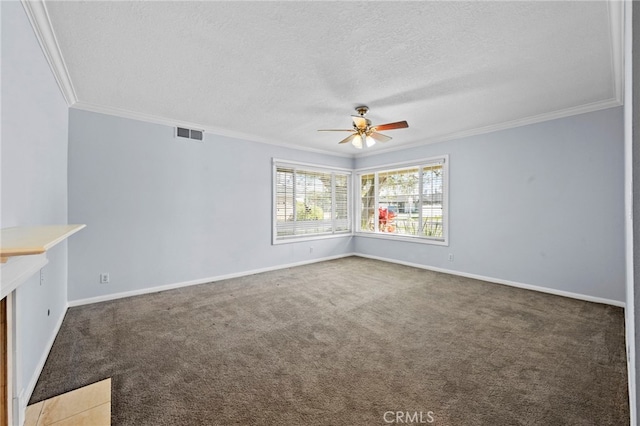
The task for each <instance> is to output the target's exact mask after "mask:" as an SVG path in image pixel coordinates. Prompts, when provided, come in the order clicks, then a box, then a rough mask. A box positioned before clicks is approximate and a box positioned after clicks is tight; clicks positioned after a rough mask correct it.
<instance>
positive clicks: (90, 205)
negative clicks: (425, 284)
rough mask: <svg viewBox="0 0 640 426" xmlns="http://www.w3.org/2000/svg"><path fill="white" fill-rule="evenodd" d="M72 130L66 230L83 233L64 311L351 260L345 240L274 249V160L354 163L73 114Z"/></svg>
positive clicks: (72, 258) (75, 242) (73, 249)
mask: <svg viewBox="0 0 640 426" xmlns="http://www.w3.org/2000/svg"><path fill="white" fill-rule="evenodd" d="M69 122H70V126H69V220H70V221H71V222H74V223H86V224H87V228H86V229H84V230H83V231H82V232H81V233H79V234H77V236H74V238H73V239H72V240H71V241H69V270H70V275H69V300H70V301H75V300H82V299H87V298H94V297H99V296H104V295H107V294H115V293H124V292H131V291H137V290H142V289H148V288H152V287H157V286H163V285H171V284H176V283H182V282H187V281H192V280H201V279H204V278H208V277H219V276H224V275H228V274H236V273H243V272H246V271H252V270H258V269H263V268H269V267H275V266H279V265H286V264H291V263H297V262H304V261H310V260H313V259H320V258H324V257H329V256H336V255H341V254H345V253H350V252H352V251H353V250H352V249H353V247H352V238H351V237H342V238H333V239H326V240H318V241H313V242H312V243H310V242H306V243H304V242H299V243H290V244H281V245H276V246H273V245H271V228H272V224H271V211H272V190H271V185H272V183H271V182H272V178H271V175H272V166H271V164H272V158H273V157H276V158H281V159H287V160H295V161H301V162H308V163H316V164H324V165H331V166H337V167H345V168H351V167H352V165H353V160H352V159H351V158H346V157H334V156H329V155H321V154H316V153H312V152H305V151H299V150H292V149H287V148H283V147H278V146H273V145H267V144H261V143H254V142H248V141H243V140H239V139H232V138H227V137H221V136H217V135H211V134H205V140H204V143H197V142H195V141H191V140H185V139H177V138H175V137H174V128H173V127H169V126H164V125H159V124H150V123H145V122H141V121H136V120H130V119H125V118H118V117H114V116H109V115H104V114H98V113H93V112H87V111H81V110H76V109H71V110H70V120H69ZM311 247H313V252H312V253H311V250H310V248H311ZM101 272H107V273H109V274H110V279H111V282H110V283H109V284H106V285H105V284H99V279H98V278H99V274H100V273H101Z"/></svg>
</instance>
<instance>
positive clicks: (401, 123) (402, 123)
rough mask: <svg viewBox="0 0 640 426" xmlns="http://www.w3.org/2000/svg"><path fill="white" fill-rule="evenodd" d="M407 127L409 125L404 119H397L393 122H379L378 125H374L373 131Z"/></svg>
mask: <svg viewBox="0 0 640 426" xmlns="http://www.w3.org/2000/svg"><path fill="white" fill-rule="evenodd" d="M407 127H409V123H407V122H406V121H398V122H395V123H387V124H381V125H379V126H374V127H373V128H374V130H375V131H384V130H393V129H406V128H407Z"/></svg>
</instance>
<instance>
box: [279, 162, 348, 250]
mask: <svg viewBox="0 0 640 426" xmlns="http://www.w3.org/2000/svg"><path fill="white" fill-rule="evenodd" d="M271 164H272V167H271V192H272V194H271V195H272V198H271V224H272V230H271V244H272V245H279V244H289V243H297V242H302V241H313V240H324V239H328V238H344V237H353V235H354V223H355V222H354V220H353V204H354V197H353V170H352V169H347V168H342V167H333V166H323V165H320V164H313V163H303V162H298V161H290V160H282V159H278V158H272V161H271ZM278 167H287V168H291V169H294V170H298V169H300V170H304V171H309V172H319V173H331V172H339V173H341V174H345V175H348V177H349V180H350V185H349V186H350V187H351V188H352V190H351V191H350V192H348V193H347V208H348V212H347V215H348V218H349V219H350V221H351V226H350V229H349V230H348V231H342V232H333V233H323V234H316V235H300V236H291V237H287V238H282V239H278V229H277V212H276V210H277V199H276V198H277V194H276V185H275V182H276V173H277V169H278ZM334 179H335V178H334ZM333 195H334V194H332V196H333ZM332 201H333V200H332ZM333 204H334V205H335V203H333Z"/></svg>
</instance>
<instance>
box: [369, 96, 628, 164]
mask: <svg viewBox="0 0 640 426" xmlns="http://www.w3.org/2000/svg"><path fill="white" fill-rule="evenodd" d="M619 106H622V101H621V100H619V99H617V98H612V99H607V100H604V101H599V102H593V103H590V104H585V105H579V106H576V107H571V108H565V109H561V110H558V111H553V112H549V113H544V114H539V115H534V116H530V117H524V118H518V119H516V120H511V121H506V122H504V123H497V124H492V125H489V126H484V127H478V128H475V129H470V130H465V131H462V132H456V133H449V134H446V135H441V136H435V137H433V138H426V139H423V140H422V141H420V142H416V143H411V144H406V145H400V146H397V147H395V148H385V149H377V150H375V151H373V152H363V153H361V154H356V158H362V157H370V156H373V155H378V154H386V153H389V152H393V151H402V150H405V149H410V148H416V147H419V146H423V145H428V144H434V143H438V142H446V141H450V140H454V139H462V138H467V137H471V136H477V135H483V134H486V133H492V132H497V131H500V130H508V129H513V128H516V127H522V126H527V125H530V124H536V123H542V122H545V121H551V120H557V119H559V118H566V117H571V116H574V115H580V114H586V113H588V112H594V111H600V110H603V109H608V108H614V107H619Z"/></svg>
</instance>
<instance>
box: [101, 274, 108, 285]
mask: <svg viewBox="0 0 640 426" xmlns="http://www.w3.org/2000/svg"><path fill="white" fill-rule="evenodd" d="M108 283H109V274H108V273H107V272H103V273H101V274H100V284H108Z"/></svg>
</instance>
